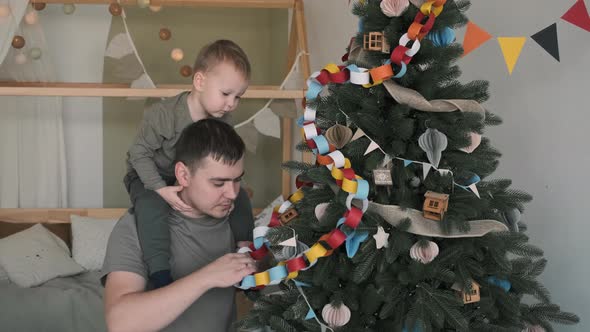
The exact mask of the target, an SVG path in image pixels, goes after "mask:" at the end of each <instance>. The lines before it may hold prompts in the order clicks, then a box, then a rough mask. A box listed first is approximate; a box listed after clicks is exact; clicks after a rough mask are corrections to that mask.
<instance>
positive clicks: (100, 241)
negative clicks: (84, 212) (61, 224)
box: [70, 215, 117, 270]
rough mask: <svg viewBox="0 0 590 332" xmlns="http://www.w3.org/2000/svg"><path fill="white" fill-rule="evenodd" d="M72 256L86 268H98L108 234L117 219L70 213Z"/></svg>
mask: <svg viewBox="0 0 590 332" xmlns="http://www.w3.org/2000/svg"><path fill="white" fill-rule="evenodd" d="M70 221H71V222H72V257H73V258H74V260H75V261H76V262H77V263H78V264H80V265H82V266H83V267H84V268H85V269H86V270H100V269H101V268H102V263H103V261H104V256H105V254H106V252H107V244H108V242H109V236H110V235H111V232H112V231H113V228H114V227H115V224H116V223H117V219H95V218H89V217H82V216H77V215H71V216H70Z"/></svg>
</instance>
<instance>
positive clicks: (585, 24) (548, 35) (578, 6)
mask: <svg viewBox="0 0 590 332" xmlns="http://www.w3.org/2000/svg"><path fill="white" fill-rule="evenodd" d="M561 19H562V20H564V21H566V22H568V23H571V24H573V25H575V26H577V27H579V28H581V29H584V30H586V31H588V32H590V15H589V14H588V9H587V8H586V5H585V4H584V0H577V1H576V3H575V4H574V5H573V6H572V7H570V8H569V9H568V10H567V12H566V13H565V14H563V15H562V16H561ZM492 38H494V36H492V35H491V34H490V33H489V32H487V31H486V30H484V29H483V28H481V27H480V26H478V25H477V24H475V23H473V21H470V22H469V23H468V24H467V30H466V32H465V38H464V40H463V49H464V53H463V55H467V54H469V53H471V52H472V51H473V50H475V49H477V48H478V47H480V46H481V45H483V44H484V43H485V42H487V41H488V40H490V39H492ZM530 38H531V39H532V40H534V41H535V42H536V43H537V44H538V45H539V46H541V47H542V48H543V49H544V50H545V51H546V52H547V53H549V55H551V56H552V57H553V58H554V59H555V60H557V61H560V58H559V41H558V35H557V23H553V24H551V25H549V26H547V27H546V28H544V29H542V30H540V31H538V32H536V33H534V34H533V35H531V36H530ZM496 39H497V40H498V44H499V45H500V49H501V50H502V54H503V56H504V61H505V63H506V68H507V69H508V73H509V74H510V75H511V74H512V72H513V70H514V67H515V66H516V63H517V61H518V58H519V57H520V53H521V51H522V48H523V46H524V44H525V42H526V40H527V37H525V36H512V37H503V36H502V37H496Z"/></svg>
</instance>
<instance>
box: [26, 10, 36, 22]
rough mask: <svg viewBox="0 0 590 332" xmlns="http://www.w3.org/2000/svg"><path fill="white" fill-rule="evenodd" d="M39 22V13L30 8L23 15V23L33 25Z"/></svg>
mask: <svg viewBox="0 0 590 332" xmlns="http://www.w3.org/2000/svg"><path fill="white" fill-rule="evenodd" d="M37 22H39V14H37V12H36V11H34V10H31V11H30V12H28V13H27V14H26V15H25V23H27V24H30V25H33V24H37Z"/></svg>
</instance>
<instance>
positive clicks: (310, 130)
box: [303, 123, 318, 139]
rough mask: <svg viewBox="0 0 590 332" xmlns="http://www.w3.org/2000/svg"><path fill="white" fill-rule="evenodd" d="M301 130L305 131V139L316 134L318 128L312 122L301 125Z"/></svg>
mask: <svg viewBox="0 0 590 332" xmlns="http://www.w3.org/2000/svg"><path fill="white" fill-rule="evenodd" d="M303 131H305V139H312V138H314V137H316V136H317V135H318V130H317V129H316V127H315V124H313V123H310V124H306V125H305V126H303Z"/></svg>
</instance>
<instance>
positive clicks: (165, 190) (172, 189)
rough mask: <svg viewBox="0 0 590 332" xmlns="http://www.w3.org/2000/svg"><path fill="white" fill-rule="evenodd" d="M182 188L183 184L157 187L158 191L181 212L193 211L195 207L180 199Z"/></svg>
mask: <svg viewBox="0 0 590 332" xmlns="http://www.w3.org/2000/svg"><path fill="white" fill-rule="evenodd" d="M181 190H182V186H168V187H162V188H160V189H157V190H156V192H157V193H158V194H159V195H160V196H162V198H163V199H164V200H165V201H166V202H168V204H170V206H171V207H172V208H173V209H174V210H176V211H180V212H192V211H193V208H192V207H190V206H188V205H187V204H186V203H185V202H183V201H182V200H181V199H180V196H178V193H179V192H180V191H181Z"/></svg>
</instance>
